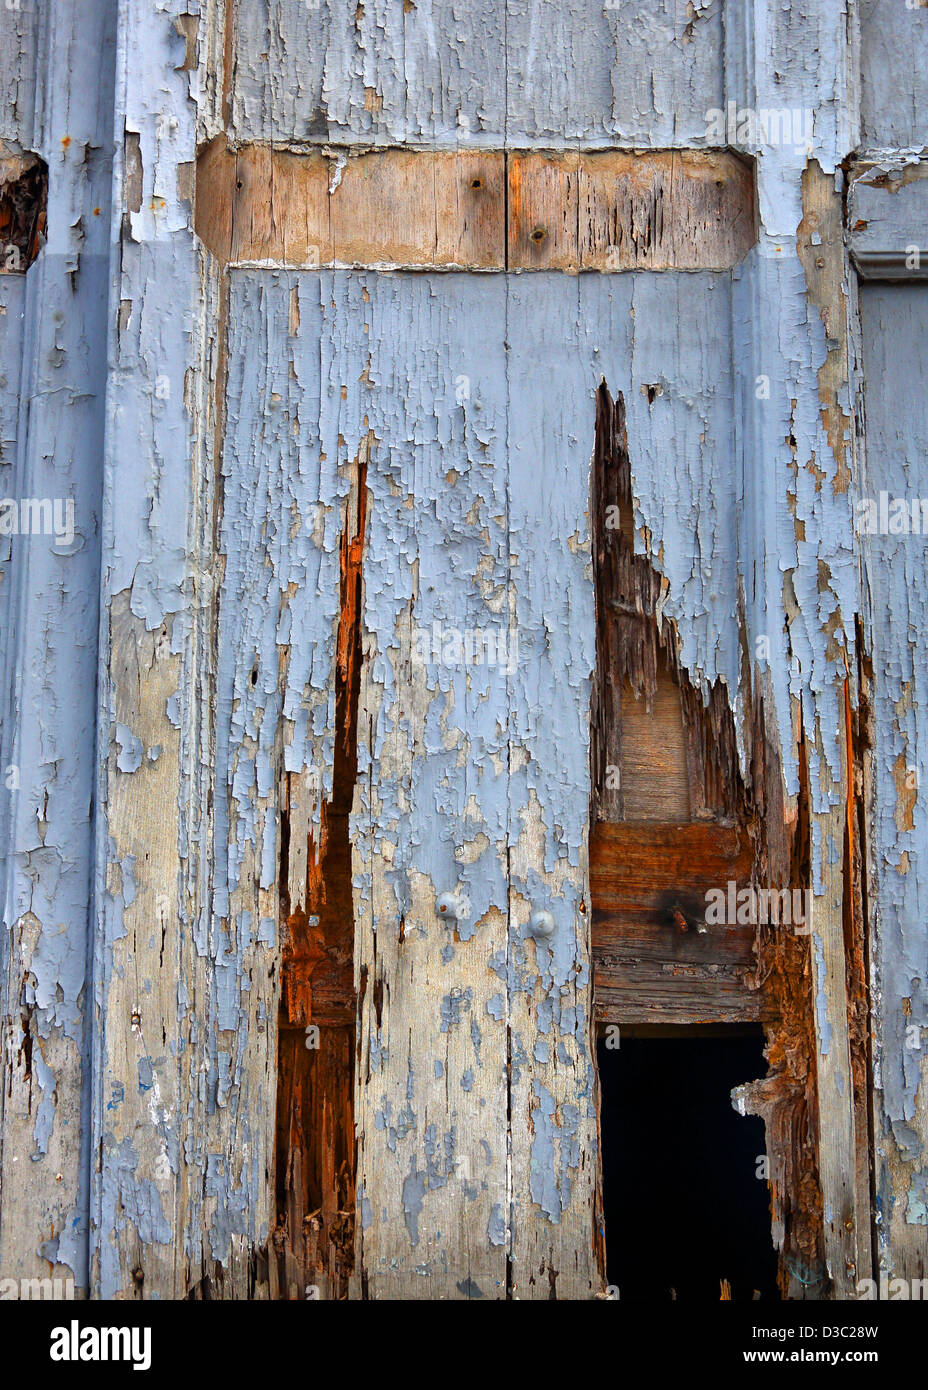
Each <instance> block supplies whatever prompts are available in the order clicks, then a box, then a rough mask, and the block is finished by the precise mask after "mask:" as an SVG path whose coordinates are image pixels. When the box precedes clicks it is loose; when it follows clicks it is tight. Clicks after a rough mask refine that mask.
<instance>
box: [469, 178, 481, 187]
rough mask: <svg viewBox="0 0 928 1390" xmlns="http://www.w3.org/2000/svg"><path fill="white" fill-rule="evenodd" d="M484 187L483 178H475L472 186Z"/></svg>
mask: <svg viewBox="0 0 928 1390" xmlns="http://www.w3.org/2000/svg"><path fill="white" fill-rule="evenodd" d="M482 187H483V183H482V180H481V179H474V181H473V183H472V184H471V188H482Z"/></svg>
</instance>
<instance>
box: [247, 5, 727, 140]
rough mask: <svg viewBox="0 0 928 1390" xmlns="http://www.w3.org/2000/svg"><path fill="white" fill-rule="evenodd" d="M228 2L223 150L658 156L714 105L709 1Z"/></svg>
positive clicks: (702, 135) (715, 15) (701, 123)
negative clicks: (625, 150)
mask: <svg viewBox="0 0 928 1390" xmlns="http://www.w3.org/2000/svg"><path fill="white" fill-rule="evenodd" d="M231 3H233V4H234V10H233V24H234V28H235V34H236V41H235V46H236V61H235V67H234V71H233V72H232V73H231V76H230V81H231V93H230V100H231V109H232V132H233V135H234V138H235V139H237V140H283V141H294V140H298V141H312V142H315V143H324V142H325V141H327V140H328V141H333V142H336V143H344V144H357V143H373V144H398V143H402V144H420V143H421V144H429V145H439V146H449V145H450V146H455V145H459V146H461V147H465V148H466V147H468V146H471V145H476V146H499V145H504V144H509V145H512V146H520V145H538V146H555V147H560V146H564V145H571V144H579V143H582V144H584V145H589V146H601V145H613V144H635V145H642V146H645V147H651V148H661V147H662V146H670V145H679V144H691V143H707V144H711V143H712V141H711V140H709V139H708V137H707V121H708V112H709V111H710V110H711V109H712V108H718V107H720V106H721V104H722V67H721V53H722V48H721V34H722V4H721V0H700V3H698V4H695V5H693V4H688V3H686V0H623V3H622V4H617V5H609V4H607V3H604V0H594V3H593V4H592V5H591V4H589V3H587V0H566V3H563V4H554V3H551V0H506V3H505V4H499V3H497V0H477V3H474V4H467V5H460V4H457V3H452V0H421V3H419V0H417V3H407V4H404V5H402V6H400V5H399V4H394V3H392V0H374V3H372V4H365V5H363V6H358V7H356V8H352V7H350V6H345V5H343V4H342V3H341V0H321V3H320V4H319V6H318V8H313V7H312V6H310V5H308V4H307V3H306V0H282V3H280V4H274V5H273V6H267V5H266V4H264V3H262V4H251V3H242V0H231ZM228 77H229V75H227V78H228ZM722 143H724V141H723V142H722Z"/></svg>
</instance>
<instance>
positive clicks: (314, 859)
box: [268, 446, 367, 1298]
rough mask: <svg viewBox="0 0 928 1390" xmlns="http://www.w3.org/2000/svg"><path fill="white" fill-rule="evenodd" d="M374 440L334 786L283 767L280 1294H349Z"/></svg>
mask: <svg viewBox="0 0 928 1390" xmlns="http://www.w3.org/2000/svg"><path fill="white" fill-rule="evenodd" d="M366 475H367V453H366V446H365V448H364V449H362V451H361V453H360V454H359V457H358V460H357V462H356V464H355V475H354V478H353V480H352V489H351V493H350V496H349V498H348V505H347V507H346V510H345V519H344V524H343V528H342V534H341V545H340V552H339V558H340V572H341V582H340V594H339V598H340V609H339V622H338V637H337V649H336V652H337V658H336V659H337V665H336V676H335V729H336V738H335V754H334V762H333V771H332V793H331V796H330V798H329V799H328V800H323V801H322V803H321V815H320V824H321V829H320V831H319V833H318V837H314V835H313V833H312V830H311V827H312V826H313V824H314V817H313V810H314V807H315V805H316V803H317V802H318V801H319V799H320V794H321V788H320V787H319V786H318V785H317V784H316V783H315V782H314V781H313V780H312V778H311V777H310V776H309V775H307V774H287V785H286V794H285V798H284V801H285V804H284V806H283V808H282V825H283V832H284V833H283V854H282V858H281V903H282V907H283V912H284V916H285V922H284V931H283V946H284V949H283V961H282V978H281V985H282V988H281V997H280V1016H279V1020H278V1076H277V1126H276V1192H277V1224H276V1227H275V1230H274V1232H273V1234H272V1238H271V1247H270V1250H269V1252H268V1253H269V1260H268V1267H269V1283H270V1288H271V1292H272V1296H274V1297H282V1298H303V1297H305V1296H306V1290H307V1288H314V1289H315V1290H316V1296H320V1297H324V1298H344V1297H346V1296H347V1293H348V1286H349V1280H350V1276H351V1274H352V1272H353V1269H354V1244H355V1127H354V1069H355V1049H356V1040H357V1029H356V1012H357V999H356V993H355V985H354V908H353V903H352V888H351V842H350V835H349V813H350V811H351V802H352V796H353V793H354V785H355V780H356V777H357V767H358V751H357V718H358V693H359V686H360V678H361V583H362V574H361V568H362V557H363V550H364V532H365V525H366V516H367V488H366Z"/></svg>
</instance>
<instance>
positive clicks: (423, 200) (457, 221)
mask: <svg viewBox="0 0 928 1390" xmlns="http://www.w3.org/2000/svg"><path fill="white" fill-rule="evenodd" d="M194 223H195V228H196V232H197V235H198V236H199V237H200V240H201V241H202V242H204V244H205V245H206V246H208V247H209V249H210V250H211V251H212V252H213V254H214V255H215V256H216V257H217V258H218V259H219V260H220V261H222V262H223V263H224V264H231V265H253V264H256V263H257V264H265V263H266V264H275V265H287V266H295V267H301V268H304V269H315V268H319V267H323V266H352V267H375V268H380V269H384V270H388V269H411V270H441V269H449V270H450V269H459V270H496V271H499V270H562V271H568V272H577V271H585V270H596V271H606V272H609V271H622V270H671V269H673V270H725V269H729V268H730V267H731V266H733V265H736V264H737V263H738V262H739V261H740V260H741V259H742V258H743V257H744V256H745V255H746V253H747V251H748V250H749V249H750V247H751V246H753V244H754V242H755V240H756V238H757V226H756V216H755V188H754V166H753V164H752V163H751V162H750V161H748V160H745V159H743V158H741V157H740V156H737V155H734V154H731V153H729V152H728V151H701V150H699V151H697V150H674V151H668V150H662V151H657V152H649V153H636V152H634V151H630V150H600V151H593V152H571V153H566V154H565V153H560V154H545V153H535V152H532V153H518V152H516V153H511V152H505V151H502V150H485V151H472V150H458V151H433V150H421V151H411V150H406V149H403V150H399V149H387V150H378V151H374V152H368V153H364V154H354V153H351V152H349V151H348V150H345V151H343V152H335V153H332V152H330V151H329V150H326V152H324V153H323V152H322V151H320V150H317V149H306V150H303V151H294V150H289V149H288V150H282V149H274V148H272V147H271V146H268V145H247V146H243V147H241V148H240V149H237V150H233V149H231V148H230V147H229V146H228V145H227V144H226V142H225V140H224V138H219V139H216V140H213V141H212V142H210V143H209V144H208V145H205V146H204V147H203V148H202V149H201V151H200V153H199V156H198V159H197V172H196V195H195V218H194Z"/></svg>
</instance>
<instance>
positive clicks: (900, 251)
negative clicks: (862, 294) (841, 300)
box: [847, 163, 928, 280]
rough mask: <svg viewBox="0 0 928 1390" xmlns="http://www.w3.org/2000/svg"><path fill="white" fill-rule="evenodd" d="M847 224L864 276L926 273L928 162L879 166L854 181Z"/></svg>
mask: <svg viewBox="0 0 928 1390" xmlns="http://www.w3.org/2000/svg"><path fill="white" fill-rule="evenodd" d="M847 225H848V235H849V240H850V247H851V255H852V257H853V260H854V265H855V266H856V267H857V272H858V274H859V275H860V277H861V279H863V280H923V279H924V278H925V277H926V276H928V230H926V227H928V164H923V163H899V164H897V165H895V166H893V165H892V164H878V165H875V166H873V167H872V168H868V169H866V170H865V171H864V172H863V173H861V174H860V175H859V176H858V177H857V178H854V179H853V180H852V182H851V185H850V189H849V192H848V204H847Z"/></svg>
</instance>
